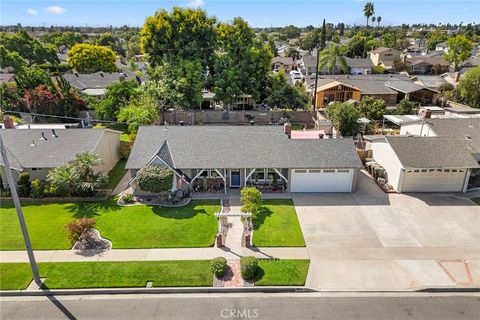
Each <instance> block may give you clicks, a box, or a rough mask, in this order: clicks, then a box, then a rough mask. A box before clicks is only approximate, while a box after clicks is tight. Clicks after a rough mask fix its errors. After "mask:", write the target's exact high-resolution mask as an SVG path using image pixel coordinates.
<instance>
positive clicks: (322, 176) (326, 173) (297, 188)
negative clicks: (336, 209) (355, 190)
mask: <svg viewBox="0 0 480 320" xmlns="http://www.w3.org/2000/svg"><path fill="white" fill-rule="evenodd" d="M352 180H353V169H294V170H292V172H291V176H290V192H351V190H352V182H353V181H352Z"/></svg>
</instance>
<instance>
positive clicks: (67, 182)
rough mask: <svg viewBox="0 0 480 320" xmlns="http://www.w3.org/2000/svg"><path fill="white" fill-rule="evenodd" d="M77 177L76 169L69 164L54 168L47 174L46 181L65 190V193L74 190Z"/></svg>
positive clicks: (78, 177)
mask: <svg viewBox="0 0 480 320" xmlns="http://www.w3.org/2000/svg"><path fill="white" fill-rule="evenodd" d="M79 179H80V176H79V174H78V171H77V170H76V169H75V168H74V167H73V166H72V165H71V164H65V165H63V166H60V167H57V168H54V169H52V170H50V171H49V172H48V174H47V181H48V182H50V183H51V184H52V185H54V186H58V187H60V188H62V189H63V190H65V191H66V192H67V193H68V194H67V195H70V194H72V193H73V192H74V191H75V188H76V186H77V183H78V181H79Z"/></svg>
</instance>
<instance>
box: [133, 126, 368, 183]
mask: <svg viewBox="0 0 480 320" xmlns="http://www.w3.org/2000/svg"><path fill="white" fill-rule="evenodd" d="M285 128H286V127H285ZM285 132H287V133H288V131H286V130H285V131H284V129H282V127H280V126H176V127H163V126H140V128H139V130H138V133H137V137H136V139H135V143H134V145H133V148H132V151H131V153H130V157H129V158H128V161H127V164H126V169H127V170H130V173H131V175H132V177H135V176H136V174H137V172H138V170H140V169H141V168H143V167H145V166H147V165H149V164H154V165H161V166H164V167H167V168H169V169H170V170H172V171H173V173H174V177H175V179H174V185H175V184H176V183H177V181H178V180H179V179H182V181H187V182H188V183H190V184H192V185H195V184H197V183H200V184H201V185H206V184H208V183H211V182H215V183H217V184H220V185H222V187H223V188H224V191H225V192H227V189H230V188H241V187H244V186H247V185H251V184H269V185H272V184H274V183H275V182H274V181H276V182H277V183H278V184H281V185H283V186H284V187H285V190H286V191H289V192H354V191H355V186H356V176H357V171H358V169H360V168H361V167H362V164H361V162H360V159H359V157H358V155H357V152H356V149H355V145H354V143H353V141H352V140H351V139H316V140H312V139H290V137H289V135H287V134H286V133H285ZM131 184H132V186H133V187H134V189H135V190H136V192H139V190H138V188H137V187H136V183H135V181H134V180H132V182H131Z"/></svg>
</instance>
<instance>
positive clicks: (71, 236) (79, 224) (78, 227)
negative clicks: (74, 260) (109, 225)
mask: <svg viewBox="0 0 480 320" xmlns="http://www.w3.org/2000/svg"><path fill="white" fill-rule="evenodd" d="M95 223H97V221H96V220H95V219H93V218H81V219H74V220H72V222H70V223H69V224H67V225H66V226H65V229H67V234H68V240H69V241H70V243H71V244H72V245H73V244H75V242H77V240H78V238H80V236H81V235H82V233H83V232H84V231H85V230H86V229H89V228H93V227H94V226H95Z"/></svg>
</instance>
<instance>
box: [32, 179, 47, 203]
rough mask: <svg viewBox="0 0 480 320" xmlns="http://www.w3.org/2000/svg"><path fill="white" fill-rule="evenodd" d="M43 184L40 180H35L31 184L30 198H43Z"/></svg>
mask: <svg viewBox="0 0 480 320" xmlns="http://www.w3.org/2000/svg"><path fill="white" fill-rule="evenodd" d="M43 189H44V187H43V183H42V181H40V180H39V179H34V180H32V182H31V183H30V196H31V197H32V198H43Z"/></svg>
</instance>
